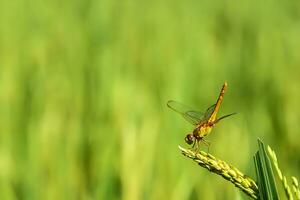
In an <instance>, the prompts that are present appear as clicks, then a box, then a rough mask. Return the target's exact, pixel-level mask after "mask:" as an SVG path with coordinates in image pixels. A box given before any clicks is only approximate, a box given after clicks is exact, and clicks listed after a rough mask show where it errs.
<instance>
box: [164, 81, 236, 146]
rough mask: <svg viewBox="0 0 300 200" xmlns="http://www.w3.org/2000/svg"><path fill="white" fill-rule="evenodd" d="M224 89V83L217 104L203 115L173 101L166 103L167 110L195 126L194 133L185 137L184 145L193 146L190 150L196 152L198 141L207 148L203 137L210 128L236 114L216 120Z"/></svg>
mask: <svg viewBox="0 0 300 200" xmlns="http://www.w3.org/2000/svg"><path fill="white" fill-rule="evenodd" d="M226 89H227V83H226V82H225V83H224V85H223V87H222V89H221V92H220V95H219V98H218V100H217V102H216V103H215V104H214V105H212V106H210V107H209V108H208V109H207V110H206V111H205V112H204V113H201V112H198V111H193V110H191V109H189V108H188V107H186V106H185V105H183V104H181V103H179V102H176V101H173V100H170V101H168V103H167V105H168V107H169V108H171V109H172V110H174V111H176V112H177V113H179V114H181V115H182V116H183V117H184V118H185V119H186V120H187V121H188V122H190V123H191V124H193V125H194V126H196V127H195V129H194V131H193V132H192V133H189V134H187V135H186V137H185V142H186V143H188V144H190V145H191V144H193V146H192V148H194V147H195V146H196V149H197V150H198V148H199V143H200V141H203V142H204V144H206V145H207V146H209V143H208V142H207V141H205V140H204V137H205V136H207V135H208V134H209V133H210V132H211V130H212V128H213V127H214V126H215V125H216V124H217V123H218V122H219V121H220V120H222V119H224V118H226V117H229V116H231V115H234V114H236V113H231V114H228V115H224V116H222V117H220V118H217V114H218V111H219V109H220V106H221V103H222V100H223V96H224V94H225V91H226Z"/></svg>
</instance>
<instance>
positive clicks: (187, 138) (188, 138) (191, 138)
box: [184, 133, 195, 144]
mask: <svg viewBox="0 0 300 200" xmlns="http://www.w3.org/2000/svg"><path fill="white" fill-rule="evenodd" d="M184 140H185V142H186V143H188V144H193V142H194V141H195V137H194V135H193V134H192V133H189V134H187V135H186V136H185V138H184Z"/></svg>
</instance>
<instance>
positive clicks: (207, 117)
mask: <svg viewBox="0 0 300 200" xmlns="http://www.w3.org/2000/svg"><path fill="white" fill-rule="evenodd" d="M215 108H216V104H214V105H212V106H210V107H209V108H207V110H206V111H205V113H204V117H203V121H204V122H207V121H208V120H209V118H210V116H211V115H212V114H213V112H214V110H215Z"/></svg>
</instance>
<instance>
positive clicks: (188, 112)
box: [167, 100, 204, 125]
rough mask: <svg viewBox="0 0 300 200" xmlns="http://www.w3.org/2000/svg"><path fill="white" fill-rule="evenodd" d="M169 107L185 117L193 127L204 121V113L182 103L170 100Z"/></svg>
mask: <svg viewBox="0 0 300 200" xmlns="http://www.w3.org/2000/svg"><path fill="white" fill-rule="evenodd" d="M167 105H168V107H169V108H171V109H172V110H174V111H175V112H177V113H179V114H181V115H182V116H183V117H184V119H186V120H187V121H188V122H190V123H191V124H193V125H197V124H198V123H199V122H201V121H202V120H203V117H204V115H203V113H201V112H198V111H194V110H192V109H191V108H189V107H188V106H186V105H184V104H182V103H179V102H177V101H173V100H170V101H168V103H167Z"/></svg>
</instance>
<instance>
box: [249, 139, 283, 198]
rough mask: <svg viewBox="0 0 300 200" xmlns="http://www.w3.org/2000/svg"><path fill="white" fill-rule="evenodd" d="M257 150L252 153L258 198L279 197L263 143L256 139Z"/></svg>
mask: <svg viewBox="0 0 300 200" xmlns="http://www.w3.org/2000/svg"><path fill="white" fill-rule="evenodd" d="M258 147H259V150H258V151H257V152H256V154H255V155H254V163H255V168H256V176H257V183H258V190H259V199H261V200H269V199H270V200H277V199H279V196H278V192H277V188H276V183H275V179H274V175H273V170H272V167H271V163H270V160H269V157H268V155H267V153H266V149H265V145H264V144H263V142H262V141H261V140H259V139H258Z"/></svg>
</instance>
